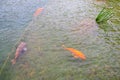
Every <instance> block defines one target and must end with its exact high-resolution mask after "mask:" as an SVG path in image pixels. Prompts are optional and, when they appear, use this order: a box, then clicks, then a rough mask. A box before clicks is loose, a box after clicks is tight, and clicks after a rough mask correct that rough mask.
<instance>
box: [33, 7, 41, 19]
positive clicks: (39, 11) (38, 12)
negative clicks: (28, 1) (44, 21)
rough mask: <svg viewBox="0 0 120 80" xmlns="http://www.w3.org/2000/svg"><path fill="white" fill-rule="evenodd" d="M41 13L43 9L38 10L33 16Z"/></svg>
mask: <svg viewBox="0 0 120 80" xmlns="http://www.w3.org/2000/svg"><path fill="white" fill-rule="evenodd" d="M42 11H43V8H38V9H37V10H36V11H35V13H34V16H35V17H36V16H38V15H39V14H40V13H41V12H42Z"/></svg>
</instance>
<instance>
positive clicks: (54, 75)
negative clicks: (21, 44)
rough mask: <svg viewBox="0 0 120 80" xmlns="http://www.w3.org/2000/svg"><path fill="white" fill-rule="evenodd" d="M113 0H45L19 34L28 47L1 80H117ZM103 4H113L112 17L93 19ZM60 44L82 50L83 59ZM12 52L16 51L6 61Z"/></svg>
mask: <svg viewBox="0 0 120 80" xmlns="http://www.w3.org/2000/svg"><path fill="white" fill-rule="evenodd" d="M116 3H117V5H116ZM116 3H112V2H102V1H96V0H67V1H63V0H49V1H48V2H47V4H46V5H45V6H44V10H43V12H42V14H40V15H39V16H38V17H36V18H34V19H32V21H31V22H29V24H28V25H27V27H26V29H25V28H24V29H25V33H24V34H23V36H22V37H20V39H21V40H24V41H25V42H26V43H27V48H28V50H27V52H26V53H25V54H23V55H22V56H20V57H19V59H18V60H17V63H16V64H15V65H11V63H10V62H9V61H8V65H7V66H8V67H7V68H5V69H4V70H3V74H4V75H2V76H6V78H5V80H7V79H8V80H9V79H11V80H80V79H81V80H107V79H109V80H119V79H120V76H119V75H120V68H119V66H120V56H119V52H120V46H119V44H120V37H119V36H120V33H119V32H120V28H119V26H120V24H119V21H120V18H119V17H118V16H119V14H118V12H119V6H120V5H119V4H120V3H119V2H116ZM111 4H112V5H111ZM113 5H114V6H113ZM104 6H106V7H113V12H114V16H113V17H112V18H111V19H110V20H109V21H108V23H103V24H97V23H96V22H95V18H96V16H97V15H98V13H99V12H100V11H101V10H102V8H103V7H104ZM114 7H115V8H114ZM117 8H118V9H117ZM109 26H110V27H109ZM111 27H112V28H111ZM62 45H65V46H66V47H72V48H75V49H77V50H80V51H82V52H83V53H84V54H85V55H86V57H87V59H86V60H85V61H82V60H81V59H76V58H74V57H73V56H72V55H71V53H70V52H69V51H66V50H64V48H63V47H62ZM13 57H14V53H12V54H11V57H10V59H9V60H11V59H12V58H13ZM5 72H6V74H5ZM2 78H3V79H4V77H2Z"/></svg>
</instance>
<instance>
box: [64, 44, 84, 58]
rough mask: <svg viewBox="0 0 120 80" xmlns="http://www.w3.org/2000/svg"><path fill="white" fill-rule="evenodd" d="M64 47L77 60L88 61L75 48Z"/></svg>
mask: <svg viewBox="0 0 120 80" xmlns="http://www.w3.org/2000/svg"><path fill="white" fill-rule="evenodd" d="M63 47H64V49H65V50H68V51H70V52H72V54H73V56H74V57H75V58H81V59H82V60H85V59H86V56H85V55H84V54H83V53H82V52H81V51H78V50H76V49H74V48H67V47H65V46H64V45H63Z"/></svg>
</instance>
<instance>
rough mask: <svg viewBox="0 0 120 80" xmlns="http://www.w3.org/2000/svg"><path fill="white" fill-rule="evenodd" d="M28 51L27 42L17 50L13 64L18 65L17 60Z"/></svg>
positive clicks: (21, 44)
mask: <svg viewBox="0 0 120 80" xmlns="http://www.w3.org/2000/svg"><path fill="white" fill-rule="evenodd" d="M26 50H27V48H26V43H25V42H21V43H20V44H19V45H18V47H17V49H16V52H15V57H14V59H12V60H11V62H12V64H15V63H16V60H17V59H18V57H19V56H20V55H21V54H22V53H24V52H25V51H26Z"/></svg>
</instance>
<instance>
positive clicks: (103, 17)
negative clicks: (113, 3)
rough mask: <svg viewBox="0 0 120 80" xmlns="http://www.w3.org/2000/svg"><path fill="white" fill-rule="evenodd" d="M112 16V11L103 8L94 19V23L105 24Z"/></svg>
mask: <svg viewBox="0 0 120 80" xmlns="http://www.w3.org/2000/svg"><path fill="white" fill-rule="evenodd" d="M112 16H113V12H112V10H110V9H108V8H103V9H102V10H101V11H100V13H99V14H98V16H97V17H96V22H97V23H101V22H107V20H109V19H110V18H111V17H112Z"/></svg>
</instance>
